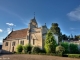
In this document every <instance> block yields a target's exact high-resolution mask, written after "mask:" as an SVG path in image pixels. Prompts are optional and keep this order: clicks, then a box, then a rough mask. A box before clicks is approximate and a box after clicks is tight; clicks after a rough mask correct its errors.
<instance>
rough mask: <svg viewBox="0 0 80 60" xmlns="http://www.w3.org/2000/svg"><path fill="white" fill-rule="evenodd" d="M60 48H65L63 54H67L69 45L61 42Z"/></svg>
mask: <svg viewBox="0 0 80 60" xmlns="http://www.w3.org/2000/svg"><path fill="white" fill-rule="evenodd" d="M61 46H63V47H64V48H65V51H64V53H69V44H68V43H67V42H62V43H61Z"/></svg>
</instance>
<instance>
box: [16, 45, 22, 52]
mask: <svg viewBox="0 0 80 60" xmlns="http://www.w3.org/2000/svg"><path fill="white" fill-rule="evenodd" d="M22 50H23V46H22V45H18V46H17V53H21V52H22Z"/></svg>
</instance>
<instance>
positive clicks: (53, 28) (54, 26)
mask: <svg viewBox="0 0 80 60" xmlns="http://www.w3.org/2000/svg"><path fill="white" fill-rule="evenodd" d="M50 30H51V32H53V33H54V34H57V35H58V38H59V41H62V33H61V32H60V28H59V27H58V24H57V23H52V26H51V28H50Z"/></svg>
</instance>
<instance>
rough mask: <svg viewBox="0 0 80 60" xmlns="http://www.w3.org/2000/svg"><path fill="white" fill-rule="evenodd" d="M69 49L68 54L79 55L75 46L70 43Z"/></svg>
mask: <svg viewBox="0 0 80 60" xmlns="http://www.w3.org/2000/svg"><path fill="white" fill-rule="evenodd" d="M69 49H70V53H79V51H78V45H77V44H72V43H71V44H70V46H69Z"/></svg>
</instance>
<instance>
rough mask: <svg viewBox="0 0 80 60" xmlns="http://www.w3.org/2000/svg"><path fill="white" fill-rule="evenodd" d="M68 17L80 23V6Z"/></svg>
mask: <svg viewBox="0 0 80 60" xmlns="http://www.w3.org/2000/svg"><path fill="white" fill-rule="evenodd" d="M67 16H68V17H69V18H70V19H71V20H73V21H80V6H79V7H77V8H75V9H74V10H73V11H71V12H69V13H68V14H67Z"/></svg>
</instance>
